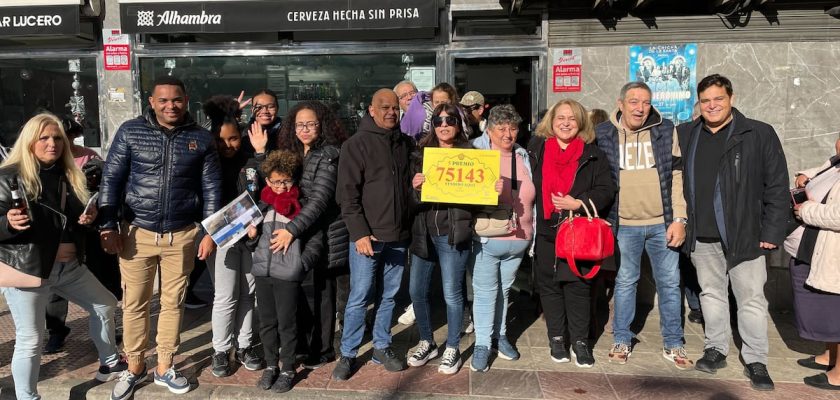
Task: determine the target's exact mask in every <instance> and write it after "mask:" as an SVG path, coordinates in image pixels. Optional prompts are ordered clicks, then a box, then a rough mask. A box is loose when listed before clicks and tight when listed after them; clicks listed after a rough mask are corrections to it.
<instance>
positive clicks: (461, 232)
mask: <svg viewBox="0 0 840 400" xmlns="http://www.w3.org/2000/svg"><path fill="white" fill-rule="evenodd" d="M462 147H463V148H467V149H471V148H472V146H470V144H469V143H465V144H464V145H463V146H462ZM422 151H423V149H418V151H415V152H414V154H413V155H412V172H411V176H412V177H413V176H414V175H415V174H417V173H420V172H422V171H423V153H422ZM413 192H414V203H415V205H414V210H413V211H414V222H413V223H412V225H411V245H410V247H409V248H410V249H411V253H412V254H416V255H417V256H418V257H420V258H424V259H429V258H430V252H429V248H430V247H431V246H432V243H431V237H430V236H429V227H428V225H427V221H428V217H429V213H435V212H438V213H441V212H443V213H446V219H447V223H448V226H449V232H448V234H447V236H448V241H449V245H450V246H454V247H456V248H458V249H469V245H470V244H471V243H472V238H473V229H472V218H473V211H474V210H475V208H476V207H475V206H470V205H468V204H444V203H424V202H421V201H420V192H418V191H416V190H414V191H413Z"/></svg>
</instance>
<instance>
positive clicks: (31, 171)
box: [2, 113, 90, 203]
mask: <svg viewBox="0 0 840 400" xmlns="http://www.w3.org/2000/svg"><path fill="white" fill-rule="evenodd" d="M50 125H53V126H55V127H56V128H58V131H59V132H61V141H62V143H63V144H64V146H63V148H62V150H61V158H60V159H59V160H58V161H57V162H56V163H58V164H61V166H62V167H64V174H65V175H66V176H67V181H68V182H69V183H70V186H72V187H73V193H74V194H75V195H76V197H77V198H78V199H79V201H81V202H82V203H87V201H88V199H90V193H88V190H87V179H86V178H85V174H84V173H82V170H80V169H79V167H77V166H76V163H75V162H73V153H72V152H71V146H70V139H68V138H67V134H66V133H65V132H64V127H63V126H62V124H61V121H60V120H59V119H58V117H56V116H55V115H52V114H49V113H41V114H38V115H36V116H34V117H32V118H30V119H29V121H26V124H24V125H23V128H22V129H21V130H20V135H19V136H18V138H17V141H16V142H15V146H14V147H13V148H12V151H11V152H10V153H9V157H8V158H6V161H3V165H2V167H6V166H17V168H18V171H19V174H20V180H21V182H20V183H21V185H23V189H24V190H25V191H26V196H27V197H28V198H30V199H37V198H38V197H39V196H40V195H41V179H40V178H39V177H38V173H39V172H40V171H41V163H40V162H39V161H38V159H37V158H36V157H35V154H34V153H33V152H32V146H33V145H34V144H35V142H37V141H38V139H39V138H40V137H41V134H42V133H43V132H44V130H46V129H47V127H49V126H50Z"/></svg>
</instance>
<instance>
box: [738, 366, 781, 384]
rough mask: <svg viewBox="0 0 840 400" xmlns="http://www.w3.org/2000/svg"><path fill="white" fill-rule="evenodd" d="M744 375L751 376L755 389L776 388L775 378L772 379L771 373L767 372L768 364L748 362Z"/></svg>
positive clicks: (751, 382)
mask: <svg viewBox="0 0 840 400" xmlns="http://www.w3.org/2000/svg"><path fill="white" fill-rule="evenodd" d="M744 375H745V376H746V377H747V378H750V386H752V388H753V389H755V390H773V389H775V388H776V386H775V385H774V384H773V380H772V379H770V373H769V372H767V366H766V365H764V364H762V363H757V362H756V363H752V364H747V366H746V367H744Z"/></svg>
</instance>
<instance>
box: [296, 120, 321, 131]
mask: <svg viewBox="0 0 840 400" xmlns="http://www.w3.org/2000/svg"><path fill="white" fill-rule="evenodd" d="M319 126H321V124H320V123H319V122H318V121H309V122H298V123H296V124H295V130H296V131H303V130H304V128H306V130H308V131H311V130H313V129H315V128H317V127H319Z"/></svg>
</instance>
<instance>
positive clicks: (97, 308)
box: [0, 260, 119, 400]
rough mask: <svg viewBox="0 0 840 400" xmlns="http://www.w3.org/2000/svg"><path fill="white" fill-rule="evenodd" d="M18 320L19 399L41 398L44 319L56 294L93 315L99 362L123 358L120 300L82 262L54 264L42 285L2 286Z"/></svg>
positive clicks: (15, 366) (16, 370)
mask: <svg viewBox="0 0 840 400" xmlns="http://www.w3.org/2000/svg"><path fill="white" fill-rule="evenodd" d="M0 292H2V293H3V296H5V297H6V303H7V304H8V305H9V311H11V313H12V319H13V320H14V322H15V352H14V355H12V378H13V379H14V382H15V395H16V396H17V398H18V399H19V400H37V399H40V398H41V396H39V395H38V388H37V384H38V375H39V374H40V370H41V348H42V342H43V340H44V335H45V325H44V318H45V316H46V310H47V302H48V301H49V299H50V295H51V294H52V293H56V294H58V295H60V296H61V297H64V298H65V299H67V300H69V301H71V302H73V303H76V304H78V305H80V306H81V307H82V308H84V309H85V311H87V312H88V313H89V314H90V319H89V329H90V331H89V335H90V338H91V339H92V340H93V344H94V345H95V346H96V350H97V352H98V353H99V363H100V364H102V365H113V364H115V363H116V362H117V361H119V353H118V352H117V346H116V340H115V339H114V310H115V309H116V308H117V299H116V298H115V297H114V295H113V294H111V292H109V291H108V289H105V287H104V286H102V284H101V283H99V281H98V280H97V279H96V277H94V276H93V274H92V273H90V271H88V269H87V268H86V267H83V266H81V265H80V264H79V262H78V261H76V260H73V261H70V262H59V263H55V264H54V265H53V269H52V273H51V274H50V277H49V279H47V280H44V285H43V286H41V287H38V288H27V289H18V288H0Z"/></svg>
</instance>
